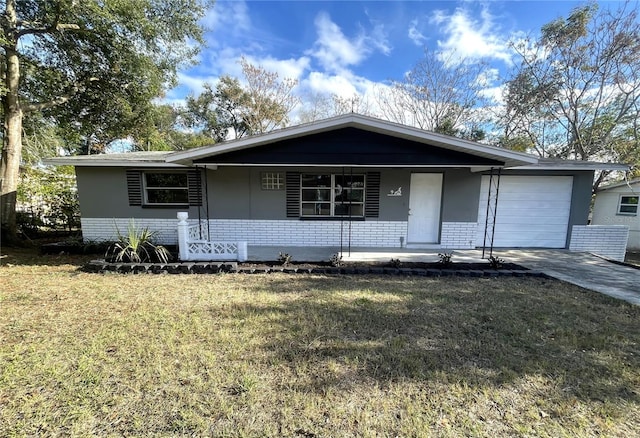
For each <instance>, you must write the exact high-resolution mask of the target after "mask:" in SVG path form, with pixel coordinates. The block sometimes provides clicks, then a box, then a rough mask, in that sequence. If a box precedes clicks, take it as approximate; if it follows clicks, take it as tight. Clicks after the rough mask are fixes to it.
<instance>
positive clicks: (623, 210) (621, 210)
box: [618, 196, 639, 216]
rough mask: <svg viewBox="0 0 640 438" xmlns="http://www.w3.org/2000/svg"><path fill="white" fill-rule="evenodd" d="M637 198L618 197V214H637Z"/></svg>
mask: <svg viewBox="0 0 640 438" xmlns="http://www.w3.org/2000/svg"><path fill="white" fill-rule="evenodd" d="M638 198H639V197H638V196H620V205H619V206H618V214H625V215H629V216H636V215H637V214H638Z"/></svg>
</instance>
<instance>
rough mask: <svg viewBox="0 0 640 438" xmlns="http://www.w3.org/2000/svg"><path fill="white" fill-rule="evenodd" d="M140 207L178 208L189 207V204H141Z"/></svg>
mask: <svg viewBox="0 0 640 438" xmlns="http://www.w3.org/2000/svg"><path fill="white" fill-rule="evenodd" d="M142 208H151V209H153V208H160V209H180V208H189V204H157V205H156V204H143V205H142Z"/></svg>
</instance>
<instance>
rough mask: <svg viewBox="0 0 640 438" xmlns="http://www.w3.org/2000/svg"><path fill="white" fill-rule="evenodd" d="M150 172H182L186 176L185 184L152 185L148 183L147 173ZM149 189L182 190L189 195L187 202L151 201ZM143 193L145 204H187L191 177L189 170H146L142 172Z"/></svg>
mask: <svg viewBox="0 0 640 438" xmlns="http://www.w3.org/2000/svg"><path fill="white" fill-rule="evenodd" d="M150 174H182V175H184V177H185V186H184V187H181V186H150V185H149V184H148V183H147V175H150ZM149 190H176V191H177V190H180V191H184V192H185V194H186V197H187V200H186V202H150V201H149ZM142 193H143V197H144V205H152V206H156V205H157V206H186V205H189V179H188V176H187V172H167V171H157V170H155V171H144V172H142Z"/></svg>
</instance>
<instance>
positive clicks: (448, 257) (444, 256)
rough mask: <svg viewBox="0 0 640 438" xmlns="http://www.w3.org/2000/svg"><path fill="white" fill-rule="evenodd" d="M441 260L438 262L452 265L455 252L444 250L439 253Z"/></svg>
mask: <svg viewBox="0 0 640 438" xmlns="http://www.w3.org/2000/svg"><path fill="white" fill-rule="evenodd" d="M438 257H439V259H440V260H438V263H440V264H441V265H444V266H450V265H451V264H452V263H453V260H452V259H453V253H452V252H443V253H440V254H438Z"/></svg>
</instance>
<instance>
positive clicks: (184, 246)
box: [178, 211, 189, 262]
mask: <svg viewBox="0 0 640 438" xmlns="http://www.w3.org/2000/svg"><path fill="white" fill-rule="evenodd" d="M187 219H189V212H187V211H179V212H178V251H179V255H180V260H182V261H183V262H184V261H187V260H189V247H188V242H187V241H188V239H189V223H188V222H187Z"/></svg>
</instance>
